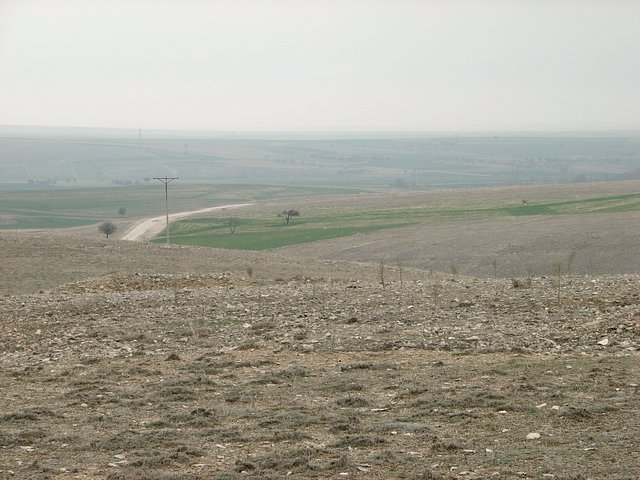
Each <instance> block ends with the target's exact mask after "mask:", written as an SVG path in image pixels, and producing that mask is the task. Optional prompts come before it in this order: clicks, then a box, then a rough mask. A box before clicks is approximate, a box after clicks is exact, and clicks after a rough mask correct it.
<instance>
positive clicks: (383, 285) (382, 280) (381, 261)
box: [378, 258, 385, 288]
mask: <svg viewBox="0 0 640 480" xmlns="http://www.w3.org/2000/svg"><path fill="white" fill-rule="evenodd" d="M384 268H385V267H384V258H381V259H380V265H378V276H379V277H380V283H381V284H382V288H385V283H384Z"/></svg>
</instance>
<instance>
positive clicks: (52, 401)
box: [0, 234, 640, 480]
mask: <svg viewBox="0 0 640 480" xmlns="http://www.w3.org/2000/svg"><path fill="white" fill-rule="evenodd" d="M2 241H3V253H4V254H6V252H9V251H12V252H14V254H15V252H16V251H18V249H19V248H23V251H24V252H27V251H30V252H31V254H30V255H26V254H25V255H24V257H23V258H30V260H29V261H31V262H33V263H31V264H30V266H31V268H29V269H25V270H22V271H21V270H18V269H15V268H14V269H12V270H11V272H10V273H11V276H12V280H13V281H14V283H12V285H11V286H10V285H7V284H5V285H4V286H3V287H4V289H5V295H4V296H3V297H0V362H1V365H2V369H1V371H0V392H1V394H0V478H80V479H85V478H108V479H111V480H115V479H147V478H148V479H151V478H161V479H200V478H218V479H234V478H255V479H258V478H260V479H263V478H281V477H284V476H291V477H293V478H370V479H386V478H409V479H427V478H442V479H449V478H461V479H462V478H476V479H478V478H505V479H510V478H540V479H543V478H555V479H574V480H577V479H586V478H592V479H601V478H615V479H633V478H638V477H637V475H638V474H637V472H638V471H639V468H640V444H639V443H638V438H640V425H639V424H638V422H637V419H638V418H639V415H640V395H639V393H640V391H639V386H638V385H639V384H640V365H639V363H638V360H639V354H638V351H639V349H640V290H639V288H638V285H639V284H640V283H639V281H640V276H638V275H617V276H598V277H593V276H585V275H567V274H566V273H565V274H563V273H562V272H561V271H558V274H557V275H552V276H546V277H542V276H535V277H531V278H529V277H520V278H515V279H509V278H507V279H502V278H474V277H465V276H461V275H454V274H450V273H437V272H430V271H427V270H419V269H410V268H402V266H399V265H384V266H383V267H381V265H380V264H377V263H371V264H366V263H340V262H328V261H313V260H305V261H301V260H300V259H299V258H289V257H285V258H283V257H281V256H279V255H278V254H236V253H230V252H226V253H225V252H221V251H213V250H212V251H208V250H206V249H190V248H179V247H172V248H169V249H166V248H163V247H159V246H153V245H139V244H130V243H126V244H125V242H121V243H118V242H114V243H107V242H98V241H95V242H93V243H92V242H90V241H87V240H81V239H75V240H74V239H72V238H67V239H66V240H64V239H63V240H61V239H59V238H57V237H56V238H53V237H50V236H43V235H42V234H37V235H29V236H27V237H24V236H20V235H18V234H13V235H4V236H3V238H2ZM52 245H53V246H54V247H52ZM55 245H57V247H55ZM27 246H28V247H27ZM38 252H42V256H41V257H40V258H39V261H38V260H36V258H38V255H39V253H38ZM70 252H73V256H71V253H70ZM65 258H66V259H67V260H68V259H70V258H73V261H72V262H71V261H70V262H68V266H67V267H66V269H61V268H60V265H62V264H63V262H64V259H65ZM56 259H57V260H56ZM4 260H6V261H4ZM12 262H14V263H12ZM16 263H17V260H16V259H15V258H13V257H12V258H9V256H8V255H7V257H6V258H4V259H3V265H4V267H3V268H4V269H5V271H4V272H3V278H4V279H5V280H3V281H7V280H6V279H7V278H9V277H7V276H6V273H7V272H8V269H10V268H12V267H11V266H12V265H14V264H16ZM157 265H163V267H158V268H157V269H156V270H155V271H154V268H155V266H157ZM107 266H109V268H110V269H109V270H107ZM56 270H57V271H58V273H57V274H56ZM563 271H565V272H566V271H567V269H566V268H565V269H564V270H563ZM56 278H57V279H58V280H57V281H56V280H55V279H56ZM383 279H384V285H383V284H382V280H383Z"/></svg>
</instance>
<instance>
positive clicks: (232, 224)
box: [229, 217, 238, 234]
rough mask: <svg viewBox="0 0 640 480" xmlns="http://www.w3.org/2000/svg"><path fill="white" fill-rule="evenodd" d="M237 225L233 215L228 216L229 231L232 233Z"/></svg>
mask: <svg viewBox="0 0 640 480" xmlns="http://www.w3.org/2000/svg"><path fill="white" fill-rule="evenodd" d="M237 227H238V221H237V220H236V219H235V218H234V217H229V231H230V232H231V233H232V234H233V232H235V231H236V228H237Z"/></svg>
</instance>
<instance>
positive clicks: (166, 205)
mask: <svg viewBox="0 0 640 480" xmlns="http://www.w3.org/2000/svg"><path fill="white" fill-rule="evenodd" d="M153 179H154V180H159V181H161V182H162V183H164V211H165V215H166V217H167V245H169V184H170V183H171V182H172V181H173V180H178V179H179V177H153Z"/></svg>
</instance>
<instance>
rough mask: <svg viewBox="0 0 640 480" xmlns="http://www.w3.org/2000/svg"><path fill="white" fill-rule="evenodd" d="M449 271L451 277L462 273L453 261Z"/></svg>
mask: <svg viewBox="0 0 640 480" xmlns="http://www.w3.org/2000/svg"><path fill="white" fill-rule="evenodd" d="M449 271H450V272H451V275H454V276H456V275H458V274H459V273H460V268H459V267H458V265H457V264H456V262H454V261H453V260H451V264H450V265H449Z"/></svg>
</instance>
